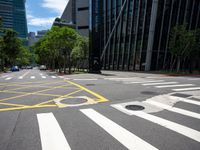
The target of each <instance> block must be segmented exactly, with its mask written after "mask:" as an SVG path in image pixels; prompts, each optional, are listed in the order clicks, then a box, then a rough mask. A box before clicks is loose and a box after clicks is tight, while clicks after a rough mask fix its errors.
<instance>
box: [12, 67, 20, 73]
mask: <svg viewBox="0 0 200 150" xmlns="http://www.w3.org/2000/svg"><path fill="white" fill-rule="evenodd" d="M11 71H12V72H14V71H19V67H18V66H12V68H11Z"/></svg>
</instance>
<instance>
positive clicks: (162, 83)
mask: <svg viewBox="0 0 200 150" xmlns="http://www.w3.org/2000/svg"><path fill="white" fill-rule="evenodd" d="M177 83H178V82H159V83H145V84H142V85H144V86H148V85H168V84H177Z"/></svg>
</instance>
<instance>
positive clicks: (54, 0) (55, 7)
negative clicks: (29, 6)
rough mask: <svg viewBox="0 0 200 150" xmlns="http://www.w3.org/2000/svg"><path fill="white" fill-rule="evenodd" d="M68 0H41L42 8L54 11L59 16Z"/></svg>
mask: <svg viewBox="0 0 200 150" xmlns="http://www.w3.org/2000/svg"><path fill="white" fill-rule="evenodd" d="M68 1H69V0H43V2H42V7H44V8H48V9H51V10H52V11H55V12H56V13H58V15H59V16H60V15H61V14H62V13H63V11H64V9H65V7H66V5H67V3H68Z"/></svg>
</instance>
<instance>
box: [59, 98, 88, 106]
mask: <svg viewBox="0 0 200 150" xmlns="http://www.w3.org/2000/svg"><path fill="white" fill-rule="evenodd" d="M85 102H87V99H83V98H71V99H64V100H62V103H64V104H69V105H70V104H82V103H85Z"/></svg>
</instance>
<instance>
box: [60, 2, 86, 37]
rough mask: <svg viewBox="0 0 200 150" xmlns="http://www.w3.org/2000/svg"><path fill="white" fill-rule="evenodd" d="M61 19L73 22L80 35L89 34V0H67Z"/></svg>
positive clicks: (69, 22)
mask: <svg viewBox="0 0 200 150" xmlns="http://www.w3.org/2000/svg"><path fill="white" fill-rule="evenodd" d="M61 20H62V21H63V20H64V21H65V22H66V23H68V24H73V25H74V26H75V29H76V30H77V31H78V33H79V34H80V35H82V36H86V37H88V36H89V0H69V2H68V4H67V6H66V8H65V10H64V12H63V14H62V16H61Z"/></svg>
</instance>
